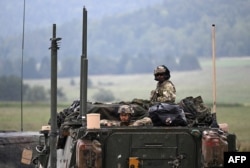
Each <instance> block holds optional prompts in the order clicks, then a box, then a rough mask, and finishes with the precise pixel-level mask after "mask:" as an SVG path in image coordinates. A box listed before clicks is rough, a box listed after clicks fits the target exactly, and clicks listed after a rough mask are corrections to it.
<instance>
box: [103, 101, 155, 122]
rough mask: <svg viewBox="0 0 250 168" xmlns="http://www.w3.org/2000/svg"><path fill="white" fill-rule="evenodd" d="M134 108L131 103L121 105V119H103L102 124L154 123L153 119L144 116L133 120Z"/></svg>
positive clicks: (119, 111)
mask: <svg viewBox="0 0 250 168" xmlns="http://www.w3.org/2000/svg"><path fill="white" fill-rule="evenodd" d="M133 113H134V110H133V108H132V107H131V106H129V105H122V106H120V107H119V110H118V114H119V119H120V121H114V120H105V119H104V120H101V125H103V126H142V125H152V121H151V119H150V118H149V117H144V118H142V119H139V120H136V121H132V120H131V116H132V114H133Z"/></svg>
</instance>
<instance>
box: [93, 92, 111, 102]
mask: <svg viewBox="0 0 250 168" xmlns="http://www.w3.org/2000/svg"><path fill="white" fill-rule="evenodd" d="M93 99H94V100H96V101H99V102H111V101H114V100H115V97H114V95H113V93H112V92H111V91H109V90H105V89H100V90H99V92H98V93H96V94H94V95H93Z"/></svg>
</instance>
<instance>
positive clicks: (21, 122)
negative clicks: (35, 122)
mask: <svg viewBox="0 0 250 168" xmlns="http://www.w3.org/2000/svg"><path fill="white" fill-rule="evenodd" d="M24 28H25V0H23V34H22V59H21V61H22V62H21V131H23V52H24Z"/></svg>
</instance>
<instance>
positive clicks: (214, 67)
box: [212, 24, 216, 113]
mask: <svg viewBox="0 0 250 168" xmlns="http://www.w3.org/2000/svg"><path fill="white" fill-rule="evenodd" d="M215 57H216V56H215V24H213V25H212V58H213V112H214V113H216V62H215V60H216V58H215Z"/></svg>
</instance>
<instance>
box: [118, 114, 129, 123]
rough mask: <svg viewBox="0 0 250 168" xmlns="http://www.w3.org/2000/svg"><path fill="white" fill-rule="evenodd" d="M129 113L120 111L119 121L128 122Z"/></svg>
mask: <svg viewBox="0 0 250 168" xmlns="http://www.w3.org/2000/svg"><path fill="white" fill-rule="evenodd" d="M129 117H130V116H129V114H127V113H121V114H120V120H121V122H128V121H129Z"/></svg>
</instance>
